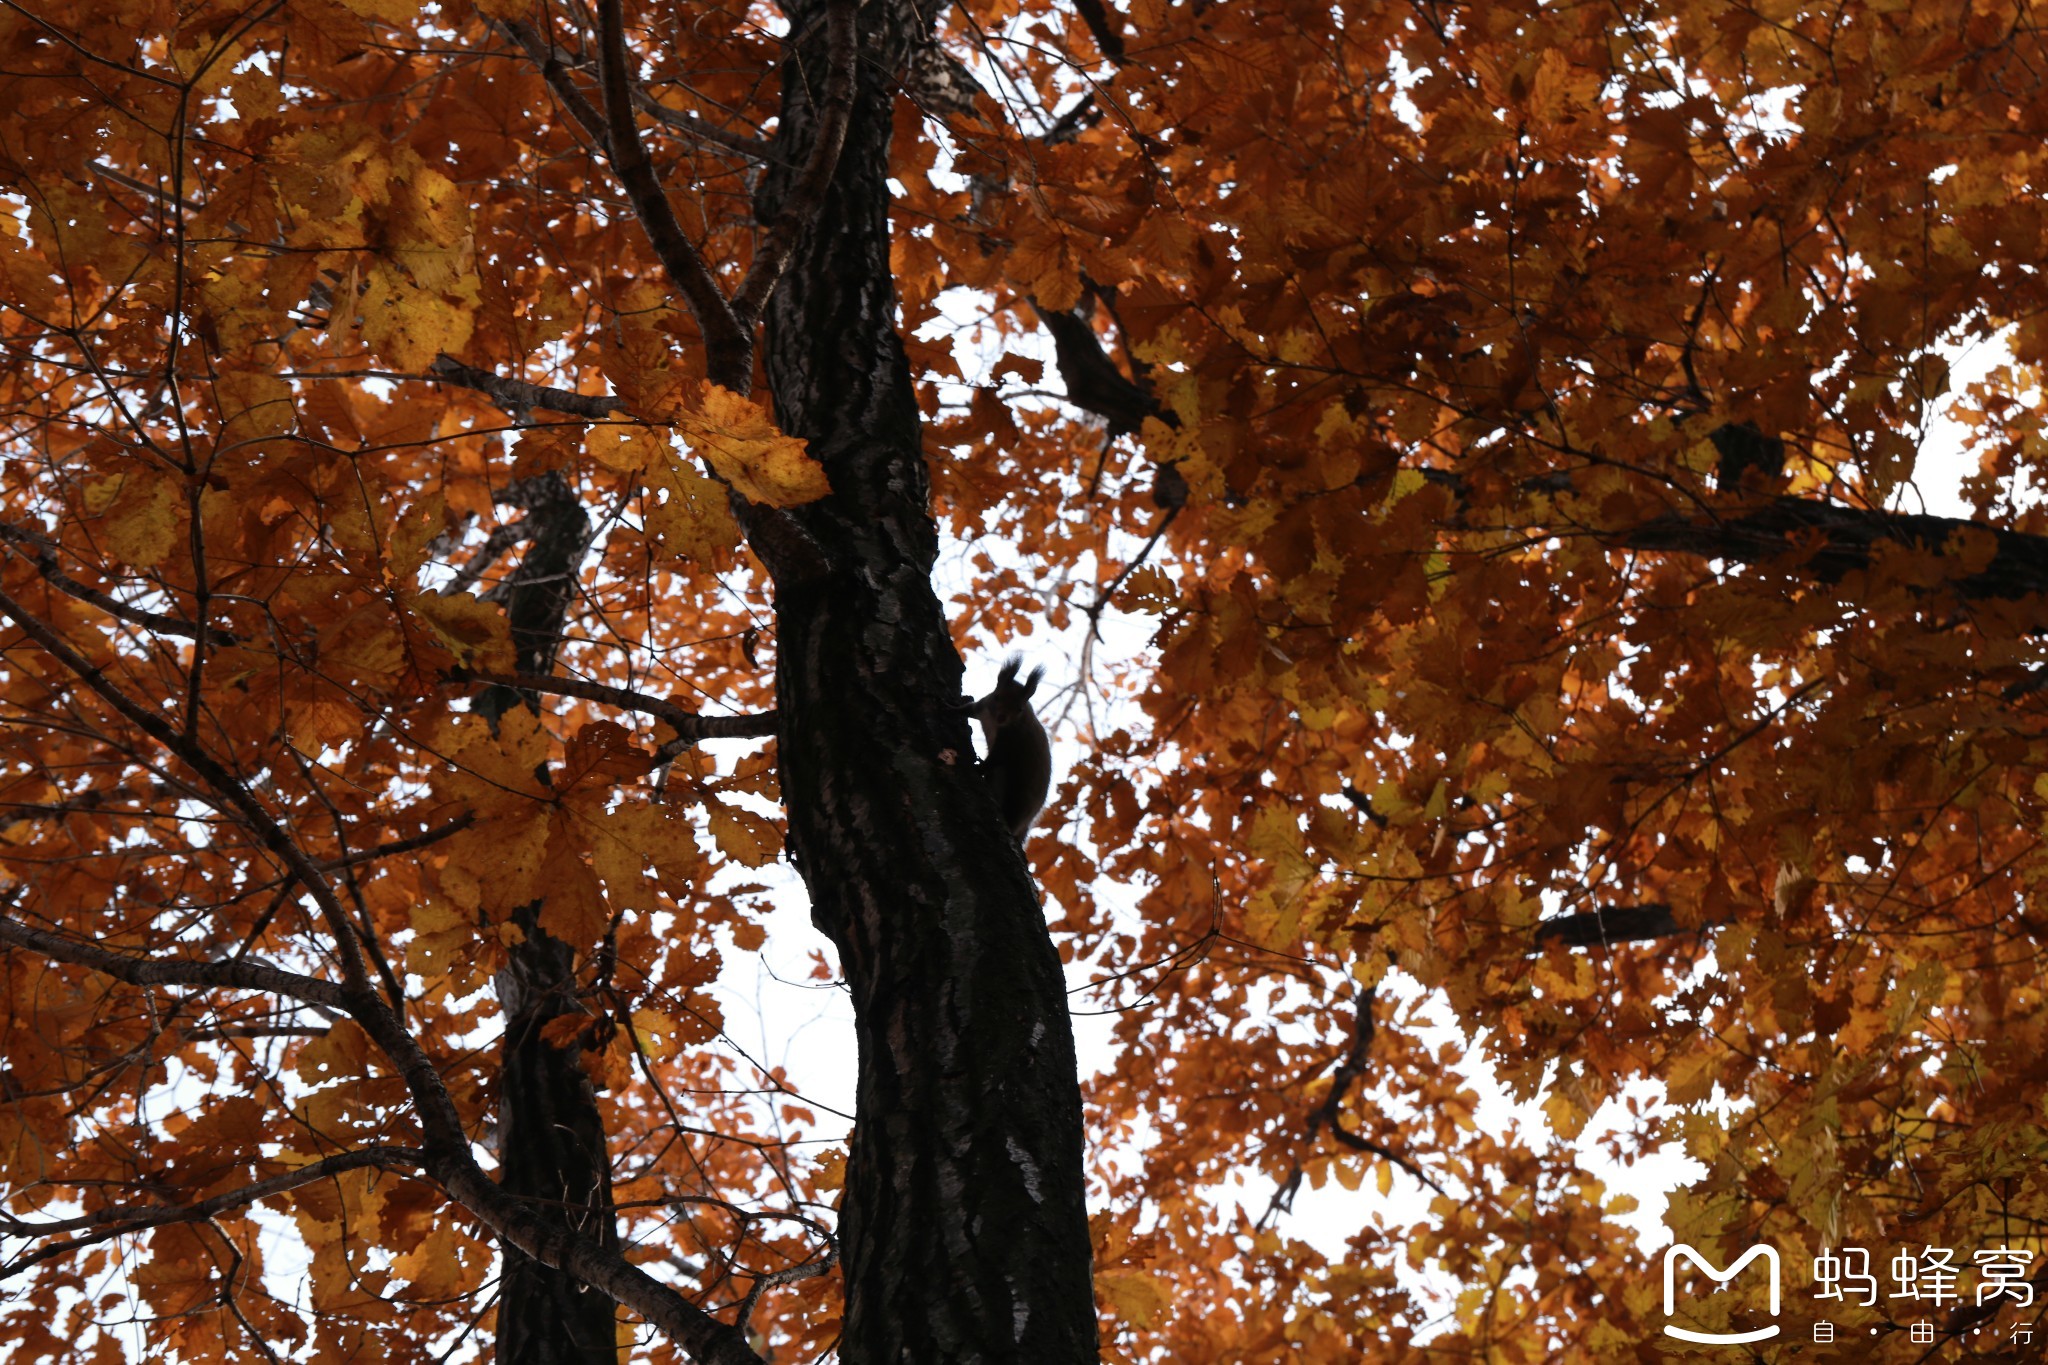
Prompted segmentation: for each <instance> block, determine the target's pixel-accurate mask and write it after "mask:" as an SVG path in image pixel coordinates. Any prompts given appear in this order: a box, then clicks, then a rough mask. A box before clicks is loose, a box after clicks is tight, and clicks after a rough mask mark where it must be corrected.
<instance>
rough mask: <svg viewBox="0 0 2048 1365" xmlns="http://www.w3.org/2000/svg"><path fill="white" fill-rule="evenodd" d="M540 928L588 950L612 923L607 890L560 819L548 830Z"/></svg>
mask: <svg viewBox="0 0 2048 1365" xmlns="http://www.w3.org/2000/svg"><path fill="white" fill-rule="evenodd" d="M539 889H540V892H541V894H542V896H543V897H545V899H544V900H543V901H542V903H541V912H540V927H541V928H543V929H545V930H546V931H547V932H548V933H550V934H552V935H553V936H554V937H556V938H558V939H560V940H561V941H562V942H564V943H566V944H568V945H569V946H570V947H571V948H587V947H589V946H590V945H591V944H593V943H595V942H597V941H598V939H600V938H602V937H603V936H604V931H605V928H606V926H608V925H609V924H610V923H611V914H610V912H609V911H608V910H607V909H606V907H605V900H604V889H603V888H602V887H601V886H599V885H598V881H597V874H596V873H595V872H593V871H591V870H590V865H589V864H588V863H586V862H584V861H583V857H582V853H581V851H580V850H579V849H578V848H577V847H576V840H575V838H574V836H573V835H572V833H571V822H570V821H569V819H568V818H567V817H566V816H557V817H556V818H555V819H554V820H553V821H552V822H551V824H550V827H549V830H548V851H547V859H546V861H545V862H543V863H542V864H541V869H540V888H539Z"/></svg>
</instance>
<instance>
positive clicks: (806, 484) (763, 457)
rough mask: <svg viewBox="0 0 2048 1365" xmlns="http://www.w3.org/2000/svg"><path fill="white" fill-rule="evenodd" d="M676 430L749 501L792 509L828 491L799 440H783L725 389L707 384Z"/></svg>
mask: <svg viewBox="0 0 2048 1365" xmlns="http://www.w3.org/2000/svg"><path fill="white" fill-rule="evenodd" d="M680 425H681V427H682V430H683V433H684V438H685V440H687V441H688V443H689V446H690V449H691V450H692V451H694V452H696V453H697V454H699V455H701V456H702V457H703V458H704V460H705V461H706V462H707V463H709V464H710V466H711V468H712V471H713V472H714V473H716V474H717V476H718V477H719V479H720V480H721V481H722V482H724V483H726V484H727V485H729V486H730V487H732V488H733V489H734V490H736V491H737V492H738V493H739V494H740V495H741V496H743V497H745V498H747V499H748V500H749V501H751V502H759V503H766V504H767V505H768V506H770V507H793V506H796V505H797V504H799V503H805V502H811V501H814V500H815V499H818V498H822V497H824V496H825V495H826V494H827V493H829V492H831V491H832V489H831V485H830V484H829V483H827V482H826V479H825V471H824V469H823V467H822V466H820V465H819V464H818V462H817V461H815V460H813V459H812V458H811V457H810V456H809V455H808V454H807V453H806V452H805V449H804V443H803V442H802V441H800V440H798V439H796V438H794V437H791V436H786V435H784V434H783V433H782V432H781V431H780V430H779V429H778V428H777V427H776V425H775V422H774V419H773V418H771V417H770V416H769V415H768V412H767V410H766V409H764V408H763V407H761V405H760V404H758V403H755V402H752V401H751V400H749V399H747V398H744V397H742V396H740V395H739V394H736V393H733V392H732V391H731V390H729V389H725V388H722V387H720V386H719V385H717V384H710V385H706V386H705V389H704V396H703V398H702V400H701V401H700V402H699V403H698V404H697V405H696V407H695V408H693V409H692V410H691V411H689V412H688V413H686V414H685V415H684V417H683V419H682V421H681V424H680Z"/></svg>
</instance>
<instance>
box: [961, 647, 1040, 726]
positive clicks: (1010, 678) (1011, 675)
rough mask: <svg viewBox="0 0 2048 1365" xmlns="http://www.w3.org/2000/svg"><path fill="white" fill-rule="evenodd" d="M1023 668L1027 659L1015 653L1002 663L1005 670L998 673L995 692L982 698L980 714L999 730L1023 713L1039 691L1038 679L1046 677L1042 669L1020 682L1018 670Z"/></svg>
mask: <svg viewBox="0 0 2048 1365" xmlns="http://www.w3.org/2000/svg"><path fill="white" fill-rule="evenodd" d="M1023 666H1024V656H1023V655H1021V654H1012V655H1011V656H1010V657H1009V658H1008V659H1006V660H1004V661H1003V667H1002V671H1001V672H999V673H997V674H996V686H995V690H994V691H993V692H990V693H989V694H988V695H987V696H986V697H983V698H982V699H981V705H980V707H979V708H978V709H977V714H978V715H979V716H980V717H981V719H982V720H984V721H986V722H987V723H988V724H990V725H993V726H995V727H997V728H998V729H1000V728H1001V727H1003V726H1005V725H1008V724H1009V723H1010V722H1011V721H1014V720H1015V719H1017V717H1018V716H1020V715H1022V714H1024V711H1025V710H1026V708H1028V707H1029V706H1030V704H1031V694H1032V693H1033V692H1035V691H1037V690H1038V680H1039V679H1040V678H1042V677H1044V676H1045V669H1044V667H1043V666H1040V667H1038V668H1034V669H1032V670H1031V672H1030V674H1029V676H1027V677H1026V678H1025V679H1024V681H1022V682H1018V681H1017V671H1018V670H1019V669H1021V668H1022V667H1023Z"/></svg>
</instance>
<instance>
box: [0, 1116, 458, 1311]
mask: <svg viewBox="0 0 2048 1365" xmlns="http://www.w3.org/2000/svg"><path fill="white" fill-rule="evenodd" d="M424 1156H425V1154H424V1153H422V1152H421V1151H420V1150H419V1149H418V1148H416V1147H362V1148H358V1149H356V1150H355V1151H352V1152H337V1153H335V1154H334V1155H333V1156H328V1157H322V1158H321V1159H320V1160H318V1161H314V1162H310V1163H308V1164H307V1165H304V1166H299V1167H295V1168H294V1169H292V1170H289V1171H280V1172H279V1173H278V1174H276V1175H273V1176H268V1177H266V1178H265V1179H262V1180H258V1181H256V1182H254V1183H253V1184H248V1185H243V1186H241V1187H239V1188H237V1189H232V1190H226V1191H223V1192H222V1193H220V1194H216V1195H211V1196H209V1197H207V1198H205V1199H201V1200H199V1201H197V1202H196V1203H191V1204H176V1205H169V1206H164V1207H158V1208H145V1209H122V1208H114V1209H101V1210H98V1211H97V1212H94V1213H88V1214H84V1215H82V1216H80V1217H77V1218H63V1219H57V1220H53V1221H51V1222H47V1223H38V1222H32V1221H29V1220H27V1219H22V1218H15V1217H13V1216H11V1215H9V1214H4V1213H0V1230H4V1231H5V1232H6V1233H7V1235H8V1236H10V1237H53V1236H56V1235H57V1234H59V1233H65V1232H85V1233H86V1234H87V1235H85V1236H83V1237H74V1238H72V1239H70V1240H69V1241H65V1242H59V1243H57V1244H55V1245H54V1246H46V1247H43V1248H41V1249H40V1250H37V1251H34V1252H30V1253H28V1254H26V1255H23V1256H17V1257H16V1258H15V1259H13V1260H11V1261H9V1262H7V1264H6V1265H4V1266H0V1280H5V1279H8V1278H10V1277H12V1276H14V1275H18V1274H20V1273H21V1272H22V1271H24V1270H26V1269H28V1268H29V1267H30V1266H32V1265H37V1264H39V1263H41V1262H43V1261H49V1260H54V1259H56V1258H57V1257H59V1256H64V1255H68V1254H69V1253H71V1252H73V1251H78V1250H80V1249H82V1248H84V1247H89V1246H92V1245H94V1244H96V1243H99V1242H104V1241H107V1240H109V1239H111V1238H114V1237H124V1236H126V1235H128V1234H129V1233H132V1232H145V1231H147V1230H149V1229H150V1228H157V1227H163V1226H164V1225H165V1224H167V1223H201V1222H205V1221H207V1220H209V1219H212V1218H216V1217H218V1216H219V1215H221V1214H223V1213H227V1212H229V1211H230V1210H232V1209H238V1208H242V1207H244V1206H245V1205H248V1204H254V1203H256V1202H257V1201H258V1200H261V1199H267V1198H269V1197H270V1196H271V1195H273V1194H283V1193H284V1192H285V1191H287V1190H295V1189H297V1188H299V1186H301V1185H310V1184H312V1183H313V1182H314V1181H316V1180H325V1179H327V1178H328V1177H330V1176H336V1175H340V1174H341V1173H342V1172H344V1171H359V1170H362V1169H363V1168H364V1167H377V1168H380V1169H388V1168H391V1167H404V1168H407V1169H418V1168H419V1167H420V1165H421V1164H422V1162H423V1160H424Z"/></svg>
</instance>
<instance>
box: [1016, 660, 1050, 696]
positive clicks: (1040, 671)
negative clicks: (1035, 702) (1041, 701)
mask: <svg viewBox="0 0 2048 1365" xmlns="http://www.w3.org/2000/svg"><path fill="white" fill-rule="evenodd" d="M1020 662H1021V661H1020ZM1044 676H1045V665H1044V664H1040V665H1039V666H1038V667H1036V668H1034V669H1032V670H1031V676H1030V677H1028V678H1026V679H1025V680H1024V695H1025V696H1027V697H1028V696H1030V695H1031V694H1032V693H1033V692H1035V691H1037V690H1038V680H1039V679H1040V678H1042V677H1044Z"/></svg>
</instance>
